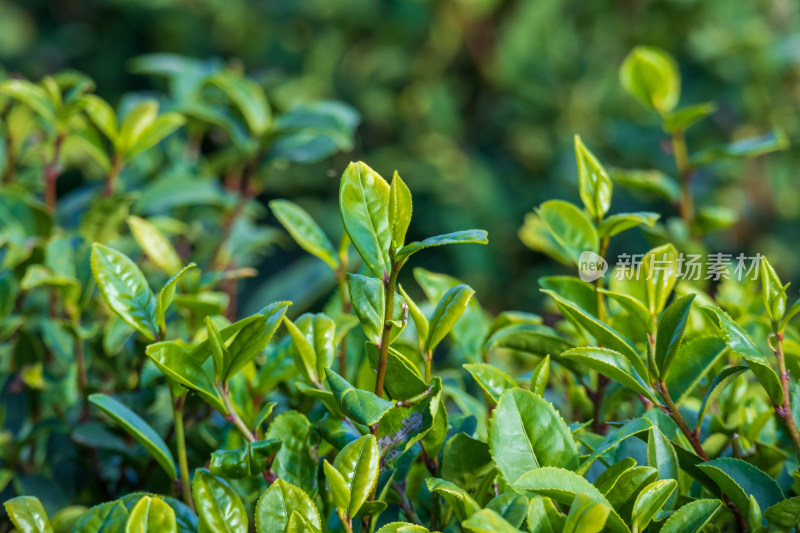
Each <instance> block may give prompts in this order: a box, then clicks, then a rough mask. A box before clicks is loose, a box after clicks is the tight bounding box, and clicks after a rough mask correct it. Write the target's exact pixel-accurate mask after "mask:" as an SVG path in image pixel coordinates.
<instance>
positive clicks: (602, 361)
mask: <svg viewBox="0 0 800 533" xmlns="http://www.w3.org/2000/svg"><path fill="white" fill-rule="evenodd" d="M561 357H563V358H565V359H569V360H570V361H575V362H577V363H580V364H582V365H584V366H586V367H587V368H590V369H592V370H594V371H596V372H599V373H601V374H603V375H604V376H608V377H609V378H611V379H613V380H614V381H616V382H617V383H620V384H622V385H624V386H626V387H628V388H629V389H631V390H632V391H633V392H635V393H636V394H641V395H642V396H644V397H645V398H647V399H648V400H650V401H651V402H653V403H657V400H656V399H655V397H654V396H653V393H652V392H650V387H648V386H647V382H646V381H645V379H644V378H643V377H642V376H641V375H640V374H639V372H637V371H636V369H635V368H633V366H631V364H630V362H629V361H628V360H627V359H626V358H625V356H623V355H622V354H621V353H619V352H617V351H615V350H611V349H609V348H594V347H585V348H572V349H570V350H567V351H565V352H563V353H562V354H561Z"/></svg>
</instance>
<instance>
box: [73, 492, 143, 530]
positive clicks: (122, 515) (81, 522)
mask: <svg viewBox="0 0 800 533" xmlns="http://www.w3.org/2000/svg"><path fill="white" fill-rule="evenodd" d="M128 516H129V515H128V510H127V509H126V508H125V504H124V503H123V502H122V501H121V500H115V501H113V502H106V503H101V504H100V505H95V506H94V507H92V508H90V509H89V510H87V511H86V512H85V513H83V514H82V515H80V516H79V517H78V519H77V520H75V523H74V524H73V525H72V530H71V531H72V533H100V532H103V531H114V532H122V531H125V524H127V523H128Z"/></svg>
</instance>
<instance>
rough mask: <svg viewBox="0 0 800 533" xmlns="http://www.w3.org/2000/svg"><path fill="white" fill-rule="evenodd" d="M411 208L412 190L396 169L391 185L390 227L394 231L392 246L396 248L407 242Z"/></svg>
mask: <svg viewBox="0 0 800 533" xmlns="http://www.w3.org/2000/svg"><path fill="white" fill-rule="evenodd" d="M411 209H412V204H411V191H410V190H408V186H406V184H405V182H404V181H403V180H402V179H400V174H398V173H397V171H395V173H394V176H392V184H391V186H390V187H389V228H390V230H391V233H392V248H394V249H395V250H398V249H400V248H402V247H403V245H404V244H405V241H406V232H407V231H408V226H409V224H411Z"/></svg>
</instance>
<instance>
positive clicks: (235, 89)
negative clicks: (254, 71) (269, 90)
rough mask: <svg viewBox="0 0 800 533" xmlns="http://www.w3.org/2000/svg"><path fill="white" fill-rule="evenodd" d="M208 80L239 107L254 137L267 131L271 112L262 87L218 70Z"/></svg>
mask: <svg viewBox="0 0 800 533" xmlns="http://www.w3.org/2000/svg"><path fill="white" fill-rule="evenodd" d="M208 81H209V83H211V84H213V85H216V86H217V87H219V89H220V90H222V92H224V93H225V94H226V95H227V96H228V98H230V99H231V101H232V102H233V103H234V104H235V105H236V107H238V108H239V111H240V112H241V114H242V116H243V117H244V119H245V121H246V122H247V127H248V128H249V129H250V133H252V135H253V136H254V137H260V136H262V135H263V134H264V133H266V132H267V130H268V129H269V126H270V123H271V120H272V113H271V112H270V109H269V104H268V103H267V97H266V95H265V94H264V89H262V88H261V86H260V85H259V84H258V83H256V82H255V81H253V80H251V79H250V78H246V77H244V76H236V75H235V74H232V73H230V72H219V73H217V74H215V75H213V76H211V77H210V78H209V80H208Z"/></svg>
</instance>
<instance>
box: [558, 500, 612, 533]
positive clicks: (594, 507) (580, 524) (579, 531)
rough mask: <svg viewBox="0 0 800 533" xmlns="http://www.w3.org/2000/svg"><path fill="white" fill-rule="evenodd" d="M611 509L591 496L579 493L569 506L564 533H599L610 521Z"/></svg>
mask: <svg viewBox="0 0 800 533" xmlns="http://www.w3.org/2000/svg"><path fill="white" fill-rule="evenodd" d="M610 511H611V508H610V507H608V506H607V505H605V504H604V503H602V502H599V501H597V500H595V499H594V498H592V497H591V496H589V495H587V494H583V493H580V492H579V493H578V494H576V495H575V498H573V500H572V504H571V505H570V506H569V514H568V515H567V520H566V521H565V522H564V529H563V530H562V531H563V533H599V532H600V531H602V530H603V527H604V526H605V525H606V520H608V513H609V512H610Z"/></svg>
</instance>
